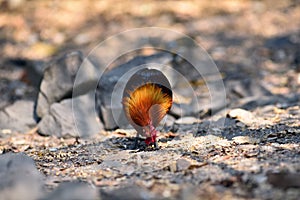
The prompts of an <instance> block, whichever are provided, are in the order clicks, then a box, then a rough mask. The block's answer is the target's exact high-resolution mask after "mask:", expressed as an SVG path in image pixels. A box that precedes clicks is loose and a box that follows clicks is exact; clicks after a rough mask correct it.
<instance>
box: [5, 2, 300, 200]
mask: <svg viewBox="0 0 300 200" xmlns="http://www.w3.org/2000/svg"><path fill="white" fill-rule="evenodd" d="M12 2H17V3H15V4H14V3H12ZM18 2H19V3H18ZM136 3H137V2H136V1H130V2H127V3H124V2H123V3H111V2H110V1H105V2H104V1H101V2H98V3H97V2H96V1H91V2H89V1H87V2H81V1H64V2H55V1H54V2H53V3H50V2H48V1H46V2H44V1H36V2H30V3H28V2H25V1H12V0H4V1H3V0H2V1H1V0H0V5H1V6H0V9H1V14H0V45H1V48H0V52H1V53H0V92H1V96H0V199H283V198H284V199H298V198H299V196H300V167H299V166H300V150H299V149H300V148H299V145H300V87H299V84H300V51H299V49H300V31H299V27H300V21H299V20H298V19H300V6H299V5H300V2H299V1H297V0H294V1H292V0H290V1H275V2H274V1H247V0H245V1H242V0H240V1H237V0H236V1H222V2H219V3H209V2H202V3H197V4H196V3H195V2H194V1H185V2H168V1H166V2H164V3H160V4H163V5H160V4H158V3H157V2H156V1H147V2H146V3H145V4H144V5H141V6H139V7H138V8H135V7H134V6H133V5H135V4H136ZM75 19H76V20H75ZM70 22H72V23H70ZM145 26H161V27H166V28H170V29H172V30H176V31H180V32H183V33H185V34H187V35H189V36H190V37H192V38H193V39H194V40H195V41H197V42H198V43H199V44H200V45H201V46H202V47H203V48H204V49H205V50H206V51H207V52H208V53H209V55H210V56H211V57H212V59H213V60H214V62H215V63H216V65H217V67H218V69H219V70H220V72H221V76H222V81H223V83H224V85H225V90H226V100H227V103H226V105H221V106H220V105H216V106H218V112H216V113H213V115H211V113H212V112H211V111H212V109H213V108H212V107H213V106H214V105H211V106H212V107H207V106H206V107H205V106H203V107H201V106H200V110H197V113H198V114H199V115H193V114H190V115H186V116H185V115H179V114H178V110H176V107H175V108H174V109H173V110H172V112H171V113H170V115H169V116H168V118H167V121H166V123H165V124H164V125H163V126H161V127H160V134H159V138H158V143H159V149H157V150H155V149H153V148H149V147H146V146H145V144H144V142H143V140H140V144H139V148H138V149H136V150H132V149H131V145H132V144H133V142H134V136H135V132H134V130H132V129H127V128H126V126H124V127H120V128H116V129H115V128H114V129H113V130H109V131H108V130H105V128H108V127H109V128H111V127H113V126H115V124H114V123H111V122H112V121H111V120H112V119H111V118H110V117H109V113H105V112H104V111H105V110H107V109H103V110H104V111H102V113H101V114H102V115H103V116H104V117H103V116H102V120H100V119H97V120H96V119H92V118H88V117H89V115H88V114H89V113H90V112H89V110H87V112H83V113H82V114H85V115H83V116H85V118H87V119H88V120H87V121H88V122H87V123H88V124H87V125H88V127H89V129H87V130H88V132H95V133H96V134H93V136H92V137H91V138H87V137H84V138H82V137H78V136H77V135H76V134H75V133H74V129H73V128H74V124H73V122H72V120H70V119H71V118H72V116H73V113H72V107H71V102H72V101H71V92H72V89H73V82H74V76H75V73H74V72H76V70H77V68H76V67H78V65H79V63H81V62H82V60H83V58H84V57H85V56H87V55H88V53H89V51H90V50H91V49H92V48H93V47H95V45H97V44H98V43H99V42H100V41H102V40H104V39H105V38H107V37H109V36H111V35H112V34H115V33H119V32H121V31H124V30H126V29H129V28H135V27H145ZM180 42H181V40H176V45H179V46H180V45H181V43H180ZM183 42H184V41H183ZM114 45H115V47H114V46H113V47H112V48H117V47H118V44H114ZM183 45H184V44H183ZM75 50H76V52H75ZM79 51H81V52H82V53H80V52H79ZM65 52H71V53H68V54H65ZM153 54H154V55H153ZM140 55H142V56H143V57H138V56H140ZM132 59H133V60H132ZM151 61H157V62H161V63H164V64H167V65H170V66H172V67H174V68H176V67H177V68H176V69H178V70H179V71H180V67H182V68H183V67H184V66H187V67H188V66H189V65H188V64H187V63H185V62H183V63H177V61H178V60H177V59H176V58H175V57H173V56H172V55H170V54H165V53H163V54H157V52H155V51H151V50H150V51H149V50H146V51H137V52H133V53H131V54H130V53H129V54H128V55H124V56H123V57H121V58H120V59H119V60H117V61H115V62H114V63H113V64H112V67H114V69H113V70H114V71H112V73H111V74H109V73H108V75H107V77H105V78H104V79H103V80H110V77H113V75H116V74H120V73H122V72H120V71H119V70H120V69H121V68H122V69H124V68H126V69H127V68H131V67H132V65H135V64H136V63H148V62H151ZM74 66H75V67H74ZM178 66H180V67H178ZM184 69H185V68H184ZM61 74H62V76H61ZM182 74H183V75H184V76H185V77H186V78H187V80H188V81H189V84H190V85H191V86H192V88H193V89H194V91H195V93H196V94H199V96H198V97H201V98H200V101H199V102H201V103H203V105H204V104H206V103H207V100H208V98H209V92H208V90H207V87H206V85H205V83H204V82H203V80H202V79H201V77H196V78H195V77H190V76H189V75H188V74H185V70H183V72H182ZM90 81H91V79H90ZM85 83H90V82H85ZM100 84H101V81H100ZM112 84H115V82H112ZM100 89H101V86H100ZM175 89H176V90H177V88H174V90H175ZM178 91H179V92H180V88H179V89H178ZM105 92H108V93H109V90H104V91H103V90H101V92H100V93H99V94H98V96H99V95H100V97H99V98H98V99H101V97H102V96H101V95H103V94H107V93H105ZM105 97H106V96H105ZM180 98H182V99H181V100H182V102H184V99H183V97H182V96H180V95H178V99H179V100H178V101H179V102H180ZM45 99H46V100H45ZM77 100H78V101H79V102H84V103H85V104H88V105H90V101H89V100H90V99H89V96H88V95H79V96H78V98H77V99H76V101H77ZM105 100H106V99H105ZM101 102H105V101H104V100H103V99H101ZM101 105H102V106H104V108H109V107H108V104H105V103H104V104H103V103H102V104H101ZM98 106H99V105H98ZM88 108H89V109H90V107H88ZM100 108H101V107H100ZM103 112H104V113H103ZM187 113H188V111H187ZM191 115H193V116H191ZM39 120H40V121H39ZM93 120H94V121H97V123H99V124H100V125H99V126H95V125H94V123H91V122H94V121H93ZM220 122H222V123H224V126H223V124H222V123H220ZM220 124H221V125H220ZM88 135H89V134H88Z"/></svg>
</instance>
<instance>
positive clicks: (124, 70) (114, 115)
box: [96, 53, 175, 129]
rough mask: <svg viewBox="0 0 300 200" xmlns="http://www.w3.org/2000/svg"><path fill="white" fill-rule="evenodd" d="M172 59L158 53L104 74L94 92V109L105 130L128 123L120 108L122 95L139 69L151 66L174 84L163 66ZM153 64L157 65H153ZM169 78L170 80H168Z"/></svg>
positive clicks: (134, 60) (167, 55) (169, 56)
mask: <svg viewBox="0 0 300 200" xmlns="http://www.w3.org/2000/svg"><path fill="white" fill-rule="evenodd" d="M172 60H173V57H172V55H171V54H169V53H160V54H155V55H152V56H138V57H136V58H134V59H132V60H131V61H129V62H127V63H125V64H122V65H119V66H117V67H115V68H114V69H112V70H110V71H108V72H107V73H105V74H104V75H103V76H102V77H101V78H100V81H99V84H98V88H97V90H96V108H97V111H98V112H99V117H100V119H101V120H102V122H103V124H104V127H105V128H106V129H115V128H117V127H125V126H127V125H128V122H127V120H126V118H125V115H124V112H123V108H122V104H121V102H122V94H123V90H124V87H125V85H126V83H127V80H128V79H129V78H130V77H131V76H132V75H133V74H134V73H135V72H136V71H137V70H139V69H141V67H145V66H147V67H148V66H149V65H151V66H153V68H159V69H160V70H161V71H162V72H163V73H164V74H165V75H167V77H168V78H169V81H170V82H175V77H174V76H173V75H172V71H171V70H168V68H167V67H165V65H168V64H170V63H171V62H172ZM153 63H157V64H155V65H153ZM170 77H171V78H170ZM172 77H174V78H172Z"/></svg>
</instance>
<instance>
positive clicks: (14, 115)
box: [0, 100, 36, 133]
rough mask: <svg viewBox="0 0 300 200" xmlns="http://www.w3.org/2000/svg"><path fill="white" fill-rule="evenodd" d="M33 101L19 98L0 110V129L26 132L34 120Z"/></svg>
mask: <svg viewBox="0 0 300 200" xmlns="http://www.w3.org/2000/svg"><path fill="white" fill-rule="evenodd" d="M33 106H34V102H32V101H26V100H20V101H16V102H15V103H14V104H12V105H10V106H7V107H5V108H4V109H3V110H2V111H0V131H1V130H10V132H21V133H24V132H27V131H29V130H30V129H32V128H33V127H34V126H35V125H36V122H35V120H34V116H33Z"/></svg>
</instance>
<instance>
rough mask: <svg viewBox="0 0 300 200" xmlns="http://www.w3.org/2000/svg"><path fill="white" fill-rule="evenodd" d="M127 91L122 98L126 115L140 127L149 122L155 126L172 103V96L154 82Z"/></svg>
mask: <svg viewBox="0 0 300 200" xmlns="http://www.w3.org/2000/svg"><path fill="white" fill-rule="evenodd" d="M128 93H129V96H128V97H125V98H124V100H123V104H124V108H125V113H126V116H127V118H129V119H131V121H132V122H134V123H135V124H136V125H138V126H141V127H144V126H147V125H149V124H152V125H153V126H155V127H156V126H157V125H158V124H159V122H160V121H161V120H162V119H163V117H164V116H165V115H166V113H167V112H168V111H169V110H170V108H171V105H172V97H171V96H170V95H168V94H167V93H164V92H163V91H162V89H161V88H160V87H159V86H158V85H156V84H154V83H146V84H145V85H143V86H141V87H139V88H137V89H135V90H134V91H128Z"/></svg>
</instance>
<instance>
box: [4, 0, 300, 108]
mask: <svg viewBox="0 0 300 200" xmlns="http://www.w3.org/2000/svg"><path fill="white" fill-rule="evenodd" d="M299 19H300V1H299V0H285V1H282V0H266V1H250V0H226V1H155V0H154V1H153V0H152V1H150V0H148V1H143V4H141V2H140V1H137V0H132V1H93V0H86V1H76V0H66V1H59V0H57V1H55V0H54V1H31V0H0V93H1V95H0V98H1V102H2V103H0V108H1V107H3V106H4V105H5V104H6V103H4V102H7V101H13V100H14V99H18V98H32V96H34V95H35V94H36V89H35V88H36V85H37V84H38V80H39V79H40V78H39V73H41V72H40V71H41V69H40V68H42V67H40V66H42V64H43V63H44V62H47V61H49V60H50V59H51V58H53V57H54V56H57V55H60V54H61V53H63V52H67V51H71V50H80V51H82V52H83V53H84V55H87V54H88V53H89V52H90V51H91V50H92V49H93V48H94V47H95V46H96V45H97V44H98V43H99V42H101V41H103V40H105V39H106V38H108V37H110V36H112V35H114V34H116V33H119V32H122V31H125V30H128V29H131V28H137V27H148V26H156V27H164V28H170V29H172V30H175V31H179V32H182V33H185V34H187V35H188V36H190V37H192V38H193V39H195V40H196V41H197V42H198V43H199V44H200V45H201V46H202V47H203V48H204V49H205V50H206V51H208V53H209V54H210V55H211V56H212V58H213V59H214V61H215V62H216V64H217V66H218V67H219V69H220V71H221V72H223V75H224V81H226V80H243V81H244V80H245V79H246V80H250V79H251V80H256V81H255V82H258V84H259V85H262V86H263V87H264V91H268V92H270V93H272V94H283V95H286V94H290V93H293V92H299V87H298V85H299V82H300V80H299V79H300V78H299V71H300V69H299V68H300V67H299V65H300V64H299V62H300V61H299V60H300V50H299V49H300V48H299V45H300V30H299V29H300V20H299ZM226 84H227V82H226ZM245 84H246V86H247V85H253V84H252V83H251V81H250V82H249V81H248V82H247V81H246V82H245ZM230 85H232V84H231V83H229V82H228V84H227V86H228V87H230ZM254 85H255V86H254V87H256V88H257V85H256V84H254ZM246 86H245V87H246ZM234 87H236V86H234ZM234 90H235V95H236V96H237V97H244V96H249V95H250V96H251V95H252V96H253V95H256V93H257V95H260V91H257V90H255V88H252V89H251V88H250V90H249V91H244V89H243V87H241V88H235V89H234ZM245 92H246V93H247V94H246V93H245ZM236 93H237V94H236ZM6 94H8V95H6ZM5 95H6V96H5ZM229 96H230V94H229ZM3 100H5V101H3Z"/></svg>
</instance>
